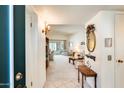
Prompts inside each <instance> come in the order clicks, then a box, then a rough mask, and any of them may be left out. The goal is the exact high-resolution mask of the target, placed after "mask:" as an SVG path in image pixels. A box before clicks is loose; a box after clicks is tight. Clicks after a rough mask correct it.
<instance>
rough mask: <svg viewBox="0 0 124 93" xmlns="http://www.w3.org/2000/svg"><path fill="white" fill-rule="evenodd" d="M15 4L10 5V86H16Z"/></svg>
mask: <svg viewBox="0 0 124 93" xmlns="http://www.w3.org/2000/svg"><path fill="white" fill-rule="evenodd" d="M13 35H14V32H13V5H9V56H10V57H9V62H10V63H9V64H10V65H9V66H10V88H13V87H14V49H13V48H14V46H13V44H14V38H13Z"/></svg>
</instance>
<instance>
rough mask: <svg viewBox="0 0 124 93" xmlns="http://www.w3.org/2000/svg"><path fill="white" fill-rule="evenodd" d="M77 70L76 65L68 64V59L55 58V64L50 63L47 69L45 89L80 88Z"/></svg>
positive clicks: (65, 57) (60, 56) (64, 57)
mask: <svg viewBox="0 0 124 93" xmlns="http://www.w3.org/2000/svg"><path fill="white" fill-rule="evenodd" d="M77 73H78V72H77V70H76V69H75V67H74V65H72V64H69V63H68V57H67V56H62V55H56V56H54V62H50V64H49V67H48V69H47V80H46V83H45V86H44V87H45V88H80V87H81V84H79V83H78V79H77Z"/></svg>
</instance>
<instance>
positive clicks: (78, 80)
mask: <svg viewBox="0 0 124 93" xmlns="http://www.w3.org/2000/svg"><path fill="white" fill-rule="evenodd" d="M78 82H80V72H79V68H78Z"/></svg>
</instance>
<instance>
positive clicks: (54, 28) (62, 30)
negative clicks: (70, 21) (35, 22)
mask: <svg viewBox="0 0 124 93" xmlns="http://www.w3.org/2000/svg"><path fill="white" fill-rule="evenodd" d="M50 26H51V28H50V32H49V33H50V34H63V35H72V34H74V33H76V32H79V31H83V26H81V25H67V24H66V25H50Z"/></svg>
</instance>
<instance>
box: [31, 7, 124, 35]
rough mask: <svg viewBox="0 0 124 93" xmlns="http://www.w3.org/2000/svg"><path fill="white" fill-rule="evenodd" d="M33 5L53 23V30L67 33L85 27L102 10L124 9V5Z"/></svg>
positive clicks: (46, 19)
mask: <svg viewBox="0 0 124 93" xmlns="http://www.w3.org/2000/svg"><path fill="white" fill-rule="evenodd" d="M31 7H32V8H33V9H34V10H35V12H36V13H37V14H38V15H39V16H40V17H41V19H42V21H47V23H48V24H51V25H52V26H51V29H52V30H53V31H55V32H58V33H66V34H72V33H75V31H77V30H76V29H79V28H77V27H78V26H82V27H83V26H84V24H85V23H86V22H87V21H88V20H90V19H91V18H92V17H93V16H95V15H96V14H97V13H98V12H99V11H101V10H112V11H113V10H114V11H124V5H47V6H46V5H34V6H31ZM65 25H67V26H65ZM69 25H70V26H69ZM77 25H78V26H77ZM63 27H64V28H63ZM74 28H75V29H74ZM72 29H73V30H72ZM80 30H81V27H80ZM51 32H52V31H51Z"/></svg>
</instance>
